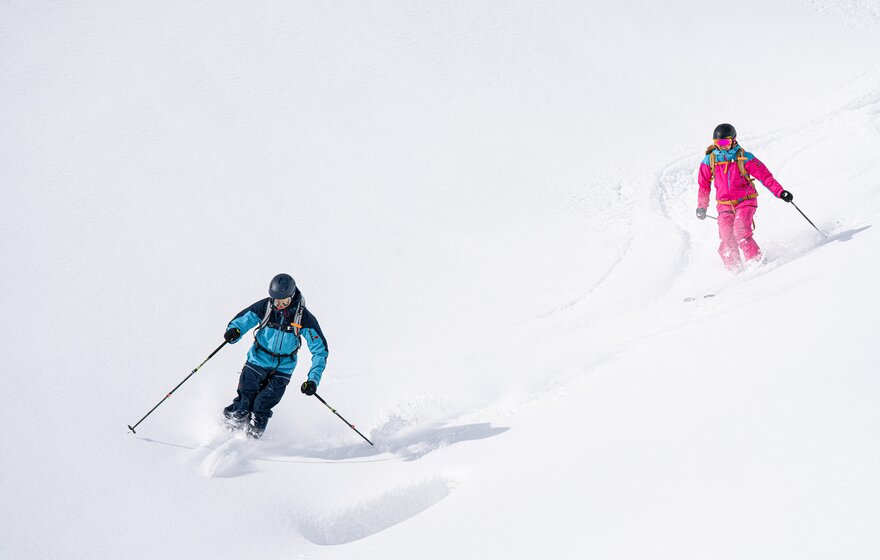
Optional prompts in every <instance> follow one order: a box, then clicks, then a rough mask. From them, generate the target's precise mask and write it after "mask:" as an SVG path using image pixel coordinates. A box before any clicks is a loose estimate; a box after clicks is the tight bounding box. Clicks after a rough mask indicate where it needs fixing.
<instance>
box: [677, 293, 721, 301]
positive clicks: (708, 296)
mask: <svg viewBox="0 0 880 560" xmlns="http://www.w3.org/2000/svg"><path fill="white" fill-rule="evenodd" d="M713 297H715V294H703V296H702V297H686V298H684V300H685V301H697V300H698V299H709V298H713Z"/></svg>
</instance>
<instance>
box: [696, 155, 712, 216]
mask: <svg viewBox="0 0 880 560" xmlns="http://www.w3.org/2000/svg"><path fill="white" fill-rule="evenodd" d="M707 159H708V157H707ZM711 175H712V169H711V168H710V167H709V164H708V163H706V160H703V163H701V164H700V175H699V178H698V179H697V182H698V183H699V185H700V192H699V193H698V194H697V208H708V207H709V193H710V192H711V190H712V180H711V178H712V177H711Z"/></svg>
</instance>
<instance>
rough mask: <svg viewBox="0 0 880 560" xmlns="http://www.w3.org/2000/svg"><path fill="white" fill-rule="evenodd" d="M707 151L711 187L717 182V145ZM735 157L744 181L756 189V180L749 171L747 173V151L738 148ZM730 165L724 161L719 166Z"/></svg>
mask: <svg viewBox="0 0 880 560" xmlns="http://www.w3.org/2000/svg"><path fill="white" fill-rule="evenodd" d="M706 151H707V152H708V154H709V171H710V173H709V184H710V185H711V184H712V181H714V180H715V163H716V162H715V145H714V144H713V145H711V146H709V148H707V149H706ZM734 157H735V158H736V165H737V167H739V173H740V175H742V176H743V179H745V180H746V181H748V182H749V185H751V186H752V188H755V181H754V179H752V176H751V175H749V172H748V171H746V152H745V150H743V149H742V148H738V149H737V150H736V154H734ZM729 164H730V162H729V161H722V162H720V164H719V165H729Z"/></svg>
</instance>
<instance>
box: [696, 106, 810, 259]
mask: <svg viewBox="0 0 880 560" xmlns="http://www.w3.org/2000/svg"><path fill="white" fill-rule="evenodd" d="M712 138H713V139H714V140H713V142H712V145H711V146H709V147H708V148H707V149H706V157H705V159H703V163H701V164H700V176H699V184H700V192H699V194H698V196H697V218H699V219H701V220H705V219H706V208H708V207H709V192H710V191H711V189H712V181H713V180H714V181H715V199H716V200H715V202H716V203H717V205H716V208H717V210H718V235H719V236H720V237H721V245H720V246H719V247H718V254H720V255H721V260H722V261H724V266H726V267H727V268H728V270H731V271H739V270H740V269H741V268H742V259H741V258H740V254H739V252H740V251H742V256H743V257H745V260H746V261H747V262H749V261H758V260H760V258H761V248H760V247H758V244H757V243H755V240H754V239H753V238H752V230H753V229H754V217H755V211H756V210H757V209H758V200H757V198H758V191H757V190H755V183H754V181H753V180H752V177H755V178H756V179H758V180H759V181H761V184H762V185H764V186H765V187H767V189H768V190H769V191H770V192H772V193H773V195H774V196H776V197H777V198H781V199H782V200H784V201H785V202H791V201H792V199H793V198H794V197H793V196H792V194H791V193H790V192H788V191H787V190H785V189H783V188H782V185H780V184H779V182H778V181H776V179H774V178H773V175H772V174H771V173H770V170H769V169H767V167H766V166H765V165H764V164H763V163H761V161H760V160H759V159H758V158H756V157H755V156H754V155H752V154H750V153H749V152H746V151H745V150H743V149H742V148H741V147H740V146H739V144H738V143H737V142H736V129H735V128H733V125H730V124H726V123H725V124H719V125H718V126H717V127H715V132H714V133H713V134H712Z"/></svg>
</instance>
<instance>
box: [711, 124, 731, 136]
mask: <svg viewBox="0 0 880 560" xmlns="http://www.w3.org/2000/svg"><path fill="white" fill-rule="evenodd" d="M720 138H736V129H735V128H733V125H732V124H727V123H722V124H719V125H718V126H716V127H715V132H713V133H712V139H713V140H718V139H720Z"/></svg>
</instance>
